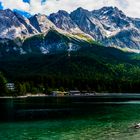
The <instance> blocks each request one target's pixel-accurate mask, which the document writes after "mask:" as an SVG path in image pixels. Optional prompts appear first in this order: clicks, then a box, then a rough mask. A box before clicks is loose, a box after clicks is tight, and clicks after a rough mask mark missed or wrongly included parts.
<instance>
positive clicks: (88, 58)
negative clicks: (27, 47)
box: [0, 46, 140, 95]
mask: <svg viewBox="0 0 140 140" xmlns="http://www.w3.org/2000/svg"><path fill="white" fill-rule="evenodd" d="M0 70H1V73H2V74H1V77H0V80H1V81H2V82H1V83H6V82H13V83H15V86H16V87H15V91H14V94H17V95H24V94H25V93H46V94H47V93H48V94H49V93H50V91H51V90H55V89H60V90H65V91H66V90H71V89H78V90H80V91H85V90H86V91H88V92H90V91H96V92H111V93H112V92H117V93H119V92H122V93H139V92H140V55H139V54H134V53H126V52H123V51H121V50H118V49H115V48H106V47H102V46H94V47H85V48H82V49H80V50H78V51H75V52H71V53H70V54H68V52H59V53H57V54H47V55H42V54H30V55H29V54H28V55H20V56H11V57H2V58H1V59H0ZM4 77H5V78H4ZM1 88H2V89H1V91H4V92H1V94H2V95H3V94H4V93H7V94H11V93H8V91H7V90H6V88H4V86H1ZM16 92H17V93H16Z"/></svg>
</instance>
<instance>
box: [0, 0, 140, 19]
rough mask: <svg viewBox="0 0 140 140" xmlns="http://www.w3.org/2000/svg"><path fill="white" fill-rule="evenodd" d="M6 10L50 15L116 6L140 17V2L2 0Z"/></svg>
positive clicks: (133, 15)
mask: <svg viewBox="0 0 140 140" xmlns="http://www.w3.org/2000/svg"><path fill="white" fill-rule="evenodd" d="M0 2H2V4H3V6H4V8H10V9H18V10H24V11H26V12H29V13H31V14H35V13H42V14H50V13H52V12H57V11H58V10H60V9H61V10H66V11H68V12H71V11H73V10H75V9H76V8H78V7H83V8H86V9H88V10H93V9H99V8H101V7H103V6H116V7H118V8H120V9H121V10H123V11H124V12H125V13H126V14H127V15H128V16H132V17H140V10H139V9H140V1H138V0H46V2H43V3H42V0H30V3H24V2H23V0H0Z"/></svg>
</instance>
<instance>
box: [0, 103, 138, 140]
mask: <svg viewBox="0 0 140 140" xmlns="http://www.w3.org/2000/svg"><path fill="white" fill-rule="evenodd" d="M94 108H96V109H93V110H92V111H90V112H86V111H83V112H81V113H80V114H79V115H78V114H76V115H74V114H73V115H70V116H67V117H63V119H61V118H59V119H46V120H38V121H37V120H36V121H35V120H34V121H33V120H30V121H18V122H5V123H4V122H3V123H0V140H140V130H139V129H134V128H133V126H134V124H136V123H140V102H136V101H135V102H129V103H128V104H122V103H120V104H119V103H118V104H116V105H112V104H110V105H94ZM56 118H57V116H56Z"/></svg>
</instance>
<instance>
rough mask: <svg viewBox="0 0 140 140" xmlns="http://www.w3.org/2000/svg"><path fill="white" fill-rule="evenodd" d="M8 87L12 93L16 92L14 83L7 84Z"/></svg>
mask: <svg viewBox="0 0 140 140" xmlns="http://www.w3.org/2000/svg"><path fill="white" fill-rule="evenodd" d="M6 87H7V88H8V89H9V90H11V91H14V90H15V84H14V83H7V84H6Z"/></svg>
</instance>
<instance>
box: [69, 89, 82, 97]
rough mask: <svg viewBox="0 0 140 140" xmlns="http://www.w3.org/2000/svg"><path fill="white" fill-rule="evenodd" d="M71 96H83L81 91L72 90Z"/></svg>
mask: <svg viewBox="0 0 140 140" xmlns="http://www.w3.org/2000/svg"><path fill="white" fill-rule="evenodd" d="M69 94H70V95H74V96H79V95H81V92H80V91H79V90H70V91H69Z"/></svg>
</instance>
